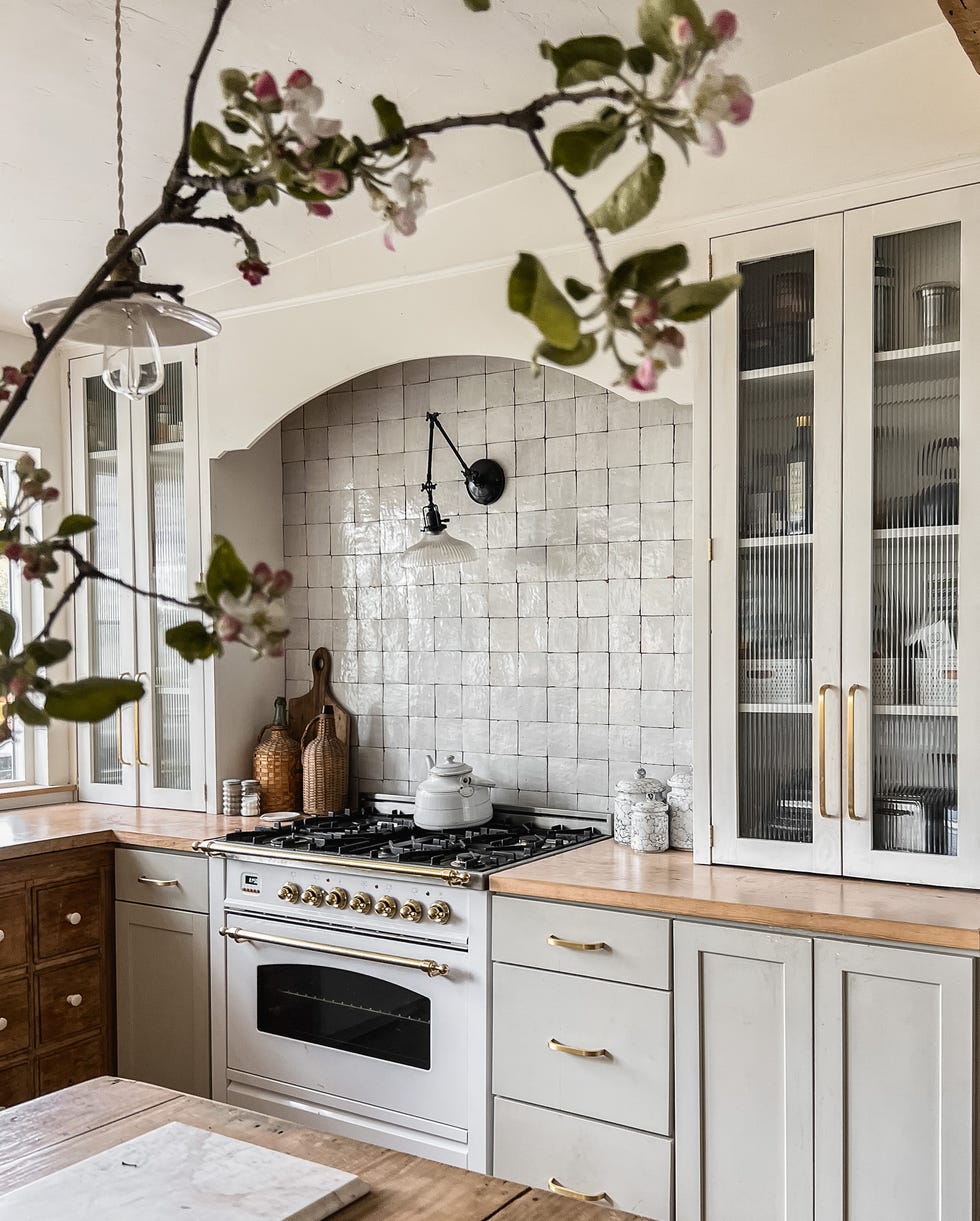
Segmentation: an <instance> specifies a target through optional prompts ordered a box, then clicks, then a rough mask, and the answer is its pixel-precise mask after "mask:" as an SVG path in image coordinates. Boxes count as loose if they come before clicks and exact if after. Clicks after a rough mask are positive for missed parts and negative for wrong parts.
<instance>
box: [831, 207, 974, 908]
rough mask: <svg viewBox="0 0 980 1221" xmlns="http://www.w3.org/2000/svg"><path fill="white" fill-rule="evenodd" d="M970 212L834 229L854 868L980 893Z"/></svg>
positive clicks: (918, 210) (938, 210) (865, 214)
mask: <svg viewBox="0 0 980 1221" xmlns="http://www.w3.org/2000/svg"><path fill="white" fill-rule="evenodd" d="M978 209H980V191H978V190H977V189H976V188H967V189H964V190H956V191H944V192H941V193H937V194H935V195H927V196H923V197H920V198H918V199H912V200H903V201H900V202H897V203H894V204H887V205H883V206H881V207H876V208H866V209H863V210H862V211H859V212H855V213H851V214H848V216H847V218H846V222H845V289H846V292H845V300H846V302H847V306H846V310H847V312H846V316H845V324H846V341H845V345H846V346H845V380H844V386H845V410H844V420H845V425H844V428H845V431H844V437H845V445H844V488H845V494H844V522H845V544H844V591H843V592H844V618H843V643H844V653H843V666H842V680H843V683H844V686H845V690H846V695H845V702H846V715H845V724H844V734H843V742H842V746H843V757H844V761H843V772H842V785H843V789H844V795H845V807H846V809H845V832H844V871H845V873H850V874H857V875H860V876H869V877H883V878H894V879H899V880H904V881H909V882H933V883H937V884H954V885H956V884H958V885H970V886H976V885H980V819H978V810H977V799H976V796H975V794H976V793H977V791H978V783H980V767H978V765H977V763H976V762H975V760H976V759H977V756H978V750H977V744H978V742H980V738H978V729H980V724H978V720H980V718H978V716H977V696H976V688H977V681H978V678H980V669H978V660H980V657H978V654H980V648H978V641H977V638H978V636H980V571H978V565H977V563H976V560H975V558H974V561H973V562H972V563H971V562H970V555H971V552H972V553H973V555H974V556H975V555H976V538H975V532H976V528H977V524H978V496H977V491H978V480H977V476H978V473H980V472H978V463H980V457H978V454H980V449H978V447H980V416H978V411H977V393H978V389H980V382H978V357H977V345H976V343H975V342H973V337H974V336H976V335H977V334H978V333H980V332H978V323H980V310H978V307H977V300H978V290H977V289H976V288H974V284H975V283H976V281H977V273H978V270H980V246H978V243H980V223H978V220H977V219H976V218H977V216H978V214H980V213H978ZM961 340H962V344H961ZM961 629H962V630H961ZM961 747H962V748H964V749H963V750H962V752H961Z"/></svg>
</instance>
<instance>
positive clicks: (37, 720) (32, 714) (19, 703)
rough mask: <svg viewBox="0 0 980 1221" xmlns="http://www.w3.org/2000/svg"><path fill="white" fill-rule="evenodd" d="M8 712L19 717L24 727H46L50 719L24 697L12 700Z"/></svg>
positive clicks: (42, 710)
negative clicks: (11, 705)
mask: <svg viewBox="0 0 980 1221" xmlns="http://www.w3.org/2000/svg"><path fill="white" fill-rule="evenodd" d="M8 711H9V712H12V713H13V714H14V716H16V717H20V719H21V720H22V721H23V722H24V724H25V725H47V724H48V722H49V721H50V719H51V718H50V717H49V716H48V714H47V713H46V712H45V711H44V709H43V708H38V706H37V704H35V703H33V702H32V701H31V700H29V699H28V698H27V696H26V695H22V696H20V697H19V698H18V699H16V700H14V703H13V707H12V708H8Z"/></svg>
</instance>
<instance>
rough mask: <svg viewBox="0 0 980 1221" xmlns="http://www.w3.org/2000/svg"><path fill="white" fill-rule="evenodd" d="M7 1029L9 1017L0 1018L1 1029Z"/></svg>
mask: <svg viewBox="0 0 980 1221" xmlns="http://www.w3.org/2000/svg"><path fill="white" fill-rule="evenodd" d="M6 1029H7V1019H6V1018H0V1030H6Z"/></svg>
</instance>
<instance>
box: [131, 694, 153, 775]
mask: <svg viewBox="0 0 980 1221" xmlns="http://www.w3.org/2000/svg"><path fill="white" fill-rule="evenodd" d="M143 678H145V679H146V682H147V685H149V682H150V676H149V674H147V672H146V671H145V670H140V672H139V674H137V675H136V681H137V682H139V681H140V680H141V679H143ZM133 720H134V726H135V733H136V762H137V764H138V765H139V766H140V767H146V765H147V764H146V760H145V759H141V758H140V702H139V700H137V701H136V703H135V704H133Z"/></svg>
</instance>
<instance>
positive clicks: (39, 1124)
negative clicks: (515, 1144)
mask: <svg viewBox="0 0 980 1221" xmlns="http://www.w3.org/2000/svg"><path fill="white" fill-rule="evenodd" d="M175 1121H176V1122H180V1123H185V1124H190V1125H191V1126H192V1127H197V1128H204V1129H205V1130H207V1131H212V1132H221V1133H222V1134H223V1135H225V1136H231V1137H235V1138H237V1139H238V1140H243V1141H248V1142H250V1143H251V1144H254V1145H264V1146H265V1147H266V1148H267V1149H277V1150H279V1151H280V1152H281V1153H292V1154H294V1155H295V1156H297V1157H302V1158H306V1159H307V1160H308V1161H311V1162H319V1163H321V1165H325V1166H333V1167H335V1168H337V1169H338V1170H346V1171H349V1172H350V1173H352V1174H356V1175H358V1176H359V1177H360V1178H361V1179H363V1180H364V1182H365V1183H367V1184H368V1185H369V1186H370V1188H371V1193H370V1195H367V1196H365V1197H364V1198H363V1199H362V1200H358V1201H356V1202H355V1203H354V1204H350V1205H348V1206H347V1208H345V1209H343V1211H342V1212H341V1213H339V1214H338V1216H339V1217H340V1218H342V1221H366V1219H368V1218H371V1219H372V1221H381V1219H382V1218H384V1219H385V1221H486V1219H487V1218H490V1217H493V1218H494V1221H599V1219H600V1218H601V1219H602V1221H639V1219H638V1218H636V1217H634V1216H633V1214H631V1213H624V1212H619V1211H614V1210H611V1209H604V1210H603V1211H602V1212H597V1211H596V1205H594V1204H579V1203H577V1202H576V1201H574V1200H565V1199H562V1198H560V1197H559V1196H556V1195H552V1194H551V1193H550V1192H548V1191H538V1190H535V1189H533V1188H530V1187H523V1186H521V1185H520V1184H519V1183H508V1182H506V1181H505V1180H503V1179H494V1178H490V1177H488V1176H487V1175H483V1174H474V1173H473V1172H472V1171H470V1170H459V1169H456V1168H455V1167H453V1166H443V1165H442V1164H441V1163H439V1162H430V1161H426V1160H425V1159H424V1158H420V1157H413V1156H411V1155H410V1154H407V1153H394V1152H392V1151H391V1150H388V1149H381V1148H379V1147H378V1146H377V1145H369V1144H365V1143H364V1142H362V1141H356V1140H349V1139H348V1138H347V1137H344V1136H330V1135H328V1134H327V1133H324V1132H314V1131H313V1130H311V1129H310V1128H303V1127H300V1126H299V1125H298V1124H294V1123H289V1122H287V1121H286V1120H282V1119H273V1118H270V1117H269V1116H267V1115H260V1114H258V1113H257V1112H255V1111H246V1110H243V1109H241V1108H240V1107H231V1106H227V1105H226V1104H225V1103H222V1102H211V1101H209V1100H208V1099H206V1098H194V1097H192V1096H191V1095H189V1094H181V1093H178V1092H175V1091H173V1090H165V1089H161V1088H160V1087H159V1086H155V1085H145V1084H143V1083H142V1082H139V1081H125V1080H123V1079H121V1078H119V1077H99V1078H97V1079H96V1080H94V1081H86V1082H83V1083H82V1084H81V1085H75V1086H72V1087H71V1088H70V1089H67V1090H61V1091H59V1092H58V1093H56V1094H48V1095H46V1096H45V1097H43V1098H37V1099H35V1100H34V1101H33V1102H25V1103H22V1104H21V1105H20V1106H16V1107H11V1108H10V1109H9V1110H6V1111H0V1197H2V1196H3V1195H4V1194H6V1193H7V1192H8V1191H12V1190H13V1189H14V1188H15V1187H20V1186H23V1185H24V1184H25V1183H31V1182H34V1180H36V1179H38V1178H40V1177H42V1176H43V1175H45V1174H51V1173H53V1172H54V1171H55V1170H60V1169H62V1167H64V1166H70V1165H72V1164H73V1163H74V1162H78V1161H81V1160H82V1159H83V1158H86V1157H90V1156H92V1154H95V1153H101V1152H102V1151H103V1150H104V1149H111V1148H112V1147H113V1145H118V1144H120V1143H121V1142H123V1141H126V1140H131V1139H132V1138H133V1137H134V1136H140V1135H142V1134H143V1133H144V1132H150V1131H152V1130H153V1129H155V1128H159V1127H161V1126H162V1125H163V1124H166V1123H173V1122H175ZM2 1214H3V1204H2V1200H0V1215H2Z"/></svg>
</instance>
